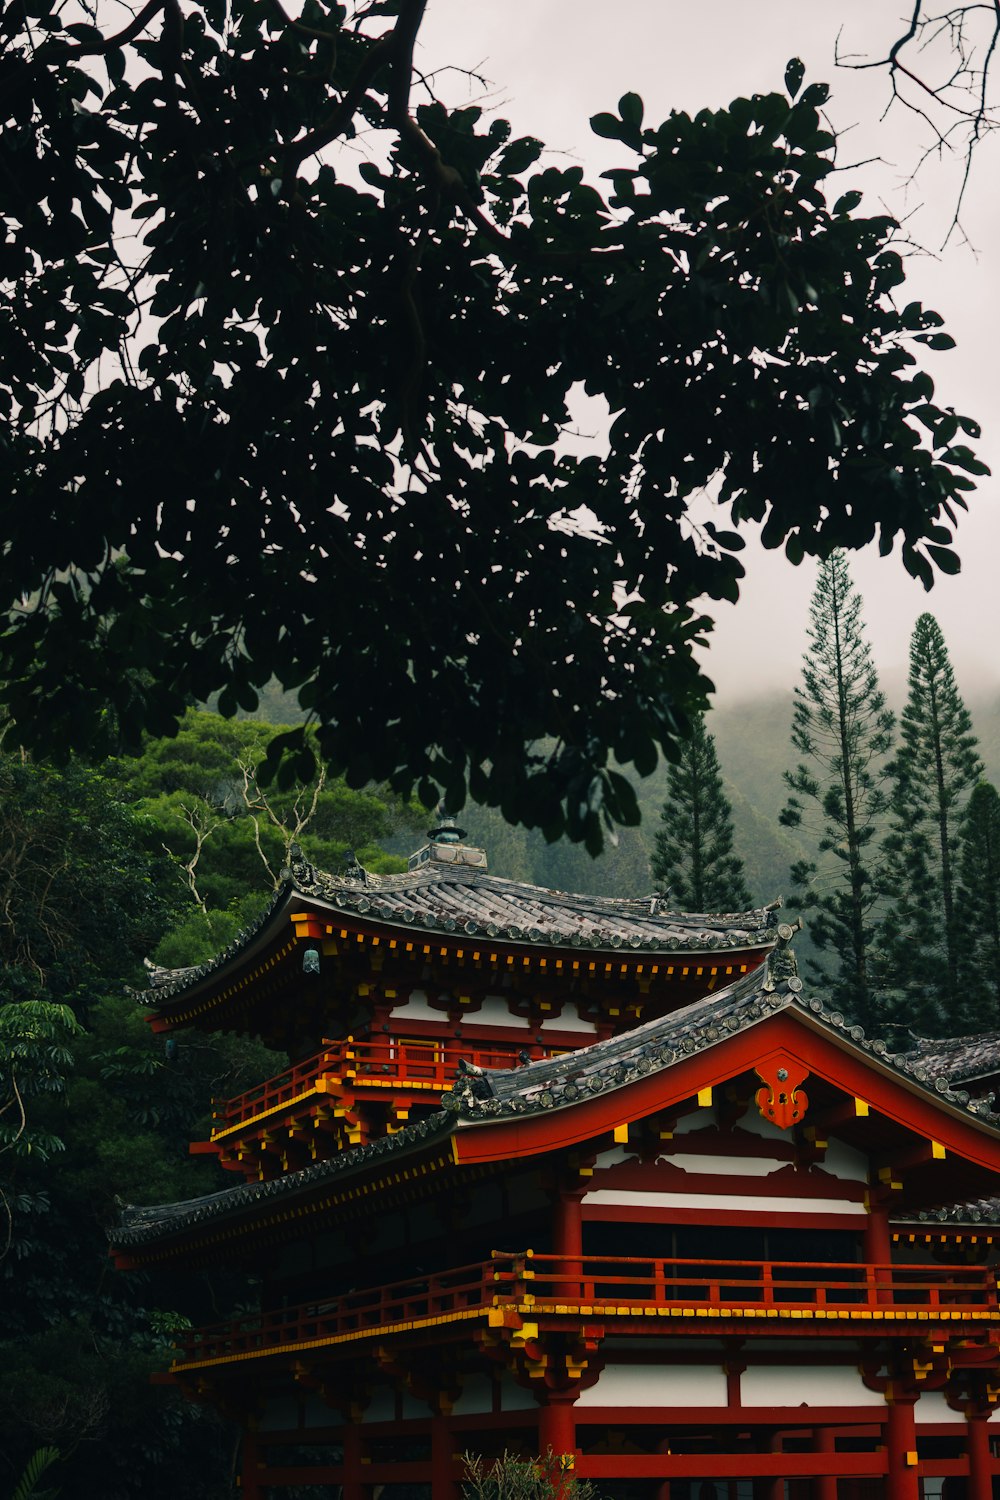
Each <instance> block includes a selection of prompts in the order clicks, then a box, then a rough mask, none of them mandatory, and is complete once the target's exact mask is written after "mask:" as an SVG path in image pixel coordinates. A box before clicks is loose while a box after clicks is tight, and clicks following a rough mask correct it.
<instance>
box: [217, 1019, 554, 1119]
mask: <svg viewBox="0 0 1000 1500" xmlns="http://www.w3.org/2000/svg"><path fill="white" fill-rule="evenodd" d="M526 1050H528V1051H529V1052H530V1053H531V1056H532V1058H533V1059H534V1058H536V1057H549V1056H551V1055H552V1049H551V1048H546V1047H539V1046H529V1047H527V1049H526ZM559 1050H565V1049H559ZM519 1051H520V1048H518V1047H516V1046H514V1045H510V1046H507V1047H504V1046H502V1045H498V1044H494V1045H492V1046H490V1047H488V1048H484V1047H476V1046H471V1047H470V1045H469V1044H468V1043H464V1042H431V1043H427V1042H415V1041H413V1040H408V1041H402V1040H400V1039H399V1038H396V1037H390V1036H384V1037H378V1038H376V1039H374V1040H372V1041H365V1042H355V1041H352V1040H351V1039H350V1038H348V1039H347V1040H345V1041H342V1042H329V1043H327V1045H326V1046H325V1047H323V1049H322V1051H320V1052H317V1053H316V1054H315V1056H313V1057H309V1058H306V1059H305V1061H303V1062H299V1063H296V1064H295V1066H294V1067H292V1068H288V1069H287V1070H286V1071H285V1072H284V1073H279V1074H278V1076H277V1077H276V1078H269V1079H267V1081H266V1082H264V1083H261V1084H258V1085H257V1087H256V1088H252V1089H248V1090H247V1092H246V1093H245V1094H238V1095H237V1096H236V1098H235V1099H225V1100H221V1099H217V1100H216V1101H215V1110H214V1123H213V1127H212V1136H213V1138H214V1137H216V1136H218V1135H220V1134H222V1132H223V1131H226V1130H231V1129H232V1128H233V1127H234V1126H235V1125H242V1124H245V1122H246V1121H247V1120H252V1119H253V1118H254V1117H255V1116H257V1115H260V1114H264V1113H265V1112H266V1111H267V1110H269V1109H274V1108H276V1107H277V1106H278V1105H281V1104H287V1103H289V1101H290V1100H292V1099H297V1098H298V1097H299V1096H300V1095H301V1094H306V1093H309V1092H311V1091H313V1090H315V1088H316V1085H317V1082H318V1081H319V1080H320V1079H321V1078H323V1077H324V1076H326V1075H328V1074H332V1075H333V1076H335V1077H338V1078H345V1077H349V1078H350V1079H351V1080H352V1083H353V1086H354V1087H355V1088H363V1087H365V1085H366V1084H367V1085H368V1086H370V1087H375V1086H383V1085H384V1084H385V1083H387V1082H398V1083H400V1084H401V1085H403V1086H404V1087H405V1085H406V1084H418V1085H425V1086H426V1088H427V1092H428V1093H431V1092H433V1090H434V1088H438V1089H440V1090H441V1091H442V1092H443V1091H444V1090H445V1089H448V1088H450V1087H451V1086H452V1084H453V1083H454V1081H455V1078H456V1076H457V1074H458V1064H459V1061H460V1060H461V1059H464V1060H465V1061H466V1062H470V1063H473V1064H474V1065H475V1066H476V1067H479V1068H515V1067H517V1066H518V1052H519Z"/></svg>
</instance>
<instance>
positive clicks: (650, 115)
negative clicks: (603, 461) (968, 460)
mask: <svg viewBox="0 0 1000 1500" xmlns="http://www.w3.org/2000/svg"><path fill="white" fill-rule="evenodd" d="M908 9H909V6H908V0H756V3H755V4H748V3H746V0H697V3H692V0H684V3H681V0H616V3H615V4H612V5H609V4H608V3H607V0H601V3H598V0H503V3H500V0H492V3H487V0H430V4H429V7H428V14H427V20H426V22H425V26H424V30H423V33H422V48H421V53H420V55H419V58H418V62H419V65H420V66H421V67H423V68H424V70H425V71H430V70H431V69H433V68H437V67H441V66H443V65H446V64H455V65H462V66H466V67H479V68H480V70H481V71H482V72H483V73H485V74H486V76H487V77H488V78H489V79H490V80H491V83H492V85H493V89H494V93H493V96H492V99H491V103H494V104H495V106H496V108H497V110H498V112H499V113H500V114H502V115H503V116H505V117H506V118H508V119H509V120H510V121H511V123H512V125H513V127H514V131H515V134H519V135H525V134H527V135H536V136H538V137H540V138H541V139H542V140H544V141H545V142H546V143H547V145H548V146H549V147H550V149H551V150H554V151H559V152H562V153H565V154H566V156H567V157H569V158H570V159H572V160H573V161H576V162H578V163H579V164H581V165H583V166H584V167H585V168H586V169H587V171H588V175H589V174H591V173H592V174H593V175H594V177H596V176H597V174H598V173H599V172H600V171H602V170H603V169H604V168H606V167H607V166H610V165H612V164H613V163H614V162H616V161H618V160H620V159H621V158H620V156H619V155H618V154H617V152H618V150H619V149H620V148H616V147H615V146H614V144H613V143H610V142H606V141H601V140H598V139H597V138H596V137H595V136H593V135H592V134H591V133H590V130H589V127H588V123H587V122H588V119H589V117H590V116H591V115H592V114H596V113H597V112H598V111H599V110H607V109H614V107H615V105H616V103H617V101H618V99H619V97H620V96H621V95H622V94H623V93H625V92H626V91H627V90H630V89H631V90H635V91H636V92H637V93H639V94H641V95H642V97H643V100H644V101H645V106H646V119H647V121H648V122H650V123H654V124H655V123H657V122H658V121H659V120H661V119H663V118H665V116H666V115H667V114H668V113H669V111H670V110H671V109H672V108H675V109H676V108H680V109H687V110H695V109H699V108H702V107H706V106H708V107H718V106H720V105H724V104H727V103H728V102H729V101H730V99H732V98H734V97H735V96H736V95H738V94H748V93H756V92H766V91H769V90H771V89H775V88H780V87H781V86H782V79H783V76H784V69H785V63H786V62H787V61H788V59H789V58H790V57H794V56H798V57H801V58H802V59H803V61H804V62H805V64H806V81H807V82H818V81H824V82H827V83H829V84H830V85H831V87H832V90H833V94H832V98H831V101H830V103H829V105H828V109H827V112H828V116H829V119H830V121H831V123H832V124H833V126H834V127H835V128H836V129H837V130H838V132H840V133H841V154H840V157H839V160H840V162H841V163H843V164H845V165H846V164H848V163H852V162H855V161H861V160H864V159H866V158H869V157H872V156H875V155H880V156H881V157H882V158H883V165H881V166H875V167H872V166H869V167H865V168H863V169H859V170H857V171H845V172H844V174H843V180H842V182H840V183H838V184H837V186H838V188H839V189H840V190H841V191H846V190H847V188H848V187H861V188H864V189H865V194H866V196H865V202H864V204H863V206H862V210H861V211H864V209H865V208H867V209H868V210H869V211H871V212H873V213H874V212H881V211H883V210H884V209H887V210H888V211H890V212H892V213H893V214H895V216H896V217H897V218H902V217H904V216H906V215H912V217H910V218H908V228H909V229H910V231H911V233H912V235H913V237H914V238H915V239H916V240H918V241H919V242H920V243H921V244H922V245H924V246H926V247H928V250H929V251H933V252H934V253H933V254H931V253H928V254H924V255H920V256H915V257H913V258H912V260H911V261H910V270H909V277H908V284H907V287H906V292H907V294H908V296H907V300H909V299H911V298H919V299H920V300H922V301H924V302H925V303H926V304H927V305H929V306H931V307H933V308H936V309H937V311H938V312H940V313H941V314H942V316H943V317H944V319H945V326H946V328H947V330H948V331H949V332H950V333H951V334H952V335H953V336H954V337H955V338H956V339H957V341H958V348H957V349H956V350H953V351H951V352H949V353H945V354H938V355H934V354H928V355H927V362H928V364H927V367H928V368H929V369H930V371H931V373H932V374H933V376H934V379H935V382H936V384H937V397H936V399H937V401H938V402H939V404H941V405H944V406H952V405H953V406H955V407H956V408H957V409H958V410H959V411H960V412H962V413H964V414H966V415H969V416H973V417H975V418H976V419H977V420H978V421H979V422H980V423H981V424H982V427H983V439H982V442H981V443H980V444H978V445H976V446H977V448H978V452H979V454H980V456H981V457H982V458H983V459H985V461H986V462H987V463H989V464H990V465H991V467H992V468H993V469H994V471H995V473H996V475H997V476H1000V431H998V422H997V415H996V397H997V384H998V381H997V373H996V358H997V350H998V345H1000V338H998V333H1000V327H998V324H1000V294H998V291H997V287H998V282H1000V195H998V194H997V193H996V191H995V187H994V183H995V180H996V173H997V167H998V163H1000V139H998V140H997V141H996V143H995V144H994V143H993V142H992V141H988V142H987V143H986V145H985V146H983V147H982V148H981V152H980V157H979V160H978V164H977V166H976V168H975V169H974V176H973V181H972V185H971V189H970V193H969V196H968V198H967V206H966V209H965V210H964V214H963V217H964V221H965V225H966V228H967V230H968V232H969V236H970V239H971V240H972V243H973V244H974V246H975V247H976V253H973V252H972V251H970V250H969V249H968V248H967V247H963V246H962V245H961V244H960V243H958V242H957V240H956V241H953V242H952V243H951V244H949V246H948V247H947V248H946V249H945V250H944V251H943V252H941V253H940V254H938V253H937V252H938V250H939V247H940V246H941V243H942V241H943V239H944V237H945V235H946V233H947V230H948V225H949V222H950V218H951V214H952V212H953V210H954V205H955V199H956V195H957V191H958V183H959V173H960V163H959V162H958V161H955V160H952V161H951V162H946V163H944V164H943V165H942V166H940V167H939V166H938V165H937V164H936V163H935V162H934V161H933V160H932V161H930V162H928V163H927V164H925V166H924V168H923V169H922V171H921V173H920V175H919V177H918V178H917V181H916V183H915V184H914V185H911V186H907V183H906V178H907V177H908V175H909V173H910V170H911V169H912V167H913V166H914V164H915V162H916V160H917V159H918V157H919V155H920V153H921V150H922V147H923V145H924V144H926V139H927V137H926V133H923V134H922V133H921V126H920V122H919V121H916V120H914V119H913V117H912V116H909V115H907V114H905V113H904V112H903V111H901V110H898V107H897V108H896V109H894V110H893V111H892V112H891V113H890V116H889V119H888V120H887V121H884V122H882V121H880V118H879V117H880V115H881V113H882V111H883V109H884V107H885V104H886V101H887V99H888V83H887V79H886V77H885V75H884V74H883V73H882V72H880V71H869V72H847V71H845V70H842V69H837V68H836V67H835V66H834V46H835V42H836V37H837V33H838V30H841V29H842V35H841V49H842V51H843V50H848V51H855V52H862V51H870V52H871V53H882V52H884V50H885V49H886V48H887V47H888V45H889V44H890V43H891V42H892V40H894V38H895V37H896V36H897V35H899V34H900V30H901V27H900V24H899V20H898V18H899V16H900V15H901V14H902V13H903V12H904V11H907V12H908ZM440 87H441V89H442V91H443V92H445V93H446V94H447V95H448V96H449V97H450V98H451V99H452V101H453V102H456V103H457V102H460V101H461V100H462V99H463V98H464V97H465V95H466V93H467V92H468V90H467V88H466V85H465V83H464V82H463V81H462V80H461V79H458V78H452V80H451V82H450V83H447V84H446V83H445V80H443V79H442V80H440ZM469 88H471V89H472V92H473V94H474V96H475V97H477V99H478V97H479V93H480V91H479V90H476V89H475V88H474V87H473V86H471V85H470V86H469ZM845 132H847V133H845ZM998 484H1000V478H992V479H985V480H983V481H982V482H981V487H980V489H979V491H978V492H977V493H976V494H975V495H974V496H973V497H972V500H971V503H970V514H969V515H968V516H967V517H966V518H965V520H964V522H963V524H962V525H961V527H960V528H959V532H958V543H957V545H958V551H959V553H960V555H961V558H962V573H961V574H960V575H959V576H958V577H957V578H951V579H949V578H942V579H941V580H940V581H939V582H938V583H937V584H936V585H935V587H934V589H933V591H932V592H931V593H930V594H929V595H928V594H925V592H924V590H923V589H922V588H921V586H920V585H919V584H917V583H915V582H914V581H913V580H912V579H910V578H909V577H908V576H907V575H906V573H905V571H904V570H903V567H902V565H901V563H900V562H899V561H898V558H897V557H895V556H893V557H889V558H879V557H878V556H877V555H875V554H874V553H873V554H872V555H868V554H861V555H860V556H857V557H856V558H855V561H854V565H853V570H854V576H855V579H856V581H857V582H858V584H859V586H860V588H861V589H862V592H863V593H864V597H865V604H866V618H867V621H868V626H869V631H870V635H871V638H872V641H873V644H874V647H875V654H876V658H877V660H878V663H879V667H880V670H881V671H882V672H883V674H884V675H885V677H886V678H887V679H890V680H893V679H895V680H898V679H899V677H900V675H901V674H904V673H905V668H906V661H907V656H908V651H909V638H910V634H911V632H912V628H913V623H914V621H915V620H916V618H917V616H918V615H919V614H921V613H922V612H923V611H924V610H925V609H929V610H931V611H932V613H934V614H935V615H936V616H937V618H938V620H939V621H940V623H941V627H942V629H943V631H944V633H945V637H946V639H947V641H948V644H949V647H950V649H951V654H952V659H953V662H954V664H955V667H956V671H957V672H958V675H959V681H960V685H961V686H962V687H963V688H964V689H965V690H966V691H967V692H970V693H971V692H982V691H984V690H990V691H997V692H1000V649H998V647H1000V629H998V626H1000V578H998V576H997V559H998V555H1000V512H998V509H997V505H996V498H997V487H998ZM743 558H744V561H745V563H746V566H747V574H748V576H747V578H746V580H745V581H744V586H743V597H742V599H741V601H740V603H739V604H738V605H737V606H735V607H734V608H733V607H729V606H722V607H721V610H722V612H720V614H719V616H718V620H717V628H716V631H715V635H714V640H713V647H712V650H711V653H710V659H709V661H708V663H707V670H708V673H709V676H710V677H712V678H713V679H714V681H715V683H716V685H717V687H718V689H719V697H720V700H722V701H728V702H730V703H732V702H734V701H736V700H738V699H740V698H743V697H747V696H750V695H752V694H753V693H755V692H759V691H760V690H761V689H767V688H772V687H778V686H782V685H784V686H788V685H790V684H792V683H793V682H795V681H797V679H798V675H799V670H800V662H801V657H802V652H803V649H804V647H805V644H806V642H805V635H804V632H805V626H806V619H807V606H808V602H809V597H810V594H811V592H812V587H813V581H814V572H813V569H812V567H811V566H810V565H809V564H804V565H803V566H802V567H801V568H798V569H796V568H793V567H792V566H791V565H790V564H789V563H788V562H787V561H786V560H785V559H784V557H783V555H781V554H778V555H774V554H767V553H765V552H764V551H763V550H762V549H760V548H759V547H756V546H753V547H752V548H748V549H747V551H746V552H745V553H744V554H743Z"/></svg>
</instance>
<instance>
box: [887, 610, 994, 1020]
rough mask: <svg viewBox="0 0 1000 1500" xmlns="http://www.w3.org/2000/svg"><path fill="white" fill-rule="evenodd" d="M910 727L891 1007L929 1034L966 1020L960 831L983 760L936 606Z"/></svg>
mask: <svg viewBox="0 0 1000 1500" xmlns="http://www.w3.org/2000/svg"><path fill="white" fill-rule="evenodd" d="M900 735H901V743H900V746H899V749H898V752H897V754H896V757H895V760H894V762H893V766H892V776H893V790H892V826H891V832H890V835H889V837H888V839H887V840H886V845H885V849H886V855H887V858H888V878H889V883H890V892H891V896H892V907H891V910H890V912H889V914H888V916H887V918H886V922H885V926H884V944H883V948H884V963H885V980H886V983H887V987H888V990H889V992H890V995H891V997H892V1000H891V1003H890V1008H889V1012H888V1013H889V1015H891V1016H895V1018H896V1019H898V1021H899V1022H900V1024H906V1025H907V1026H909V1027H910V1028H911V1029H914V1030H918V1031H920V1032H921V1033H923V1034H924V1035H930V1036H935V1035H936V1036H942V1035H948V1034H950V1033H953V1032H954V1031H956V1030H959V1029H961V1025H962V1010H963V999H962V991H961V983H960V978H961V976H960V967H961V946H962V944H961V923H960V919H959V907H958V903H957V900H956V897H957V894H958V869H957V863H958V857H959V836H960V831H961V826H962V816H963V813H964V811H965V805H966V803H967V802H968V800H969V795H970V793H971V791H972V789H973V787H974V786H975V785H976V782H977V781H978V780H979V778H980V776H981V775H982V772H983V767H982V763H981V761H980V759H979V754H978V750H977V742H976V737H975V735H974V734H973V732H972V720H971V718H970V717H969V713H968V710H967V709H966V707H965V704H964V703H963V702H962V698H961V694H960V693H959V691H958V687H957V685H956V683H955V674H954V672H953V671H952V667H951V662H950V661H949V659H948V649H947V647H946V646H945V643H944V637H943V636H942V634H941V628H940V626H939V625H938V623H937V621H936V620H935V619H934V617H933V615H927V614H925V615H921V616H920V618H919V620H918V621H917V624H916V628H915V630H914V632H913V640H912V642H911V644H910V684H909V697H908V698H907V703H906V707H905V709H904V710H903V716H902V719H901V721H900Z"/></svg>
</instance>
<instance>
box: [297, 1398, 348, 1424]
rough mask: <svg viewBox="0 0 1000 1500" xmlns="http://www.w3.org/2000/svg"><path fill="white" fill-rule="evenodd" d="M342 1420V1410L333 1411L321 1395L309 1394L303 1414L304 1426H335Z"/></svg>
mask: <svg viewBox="0 0 1000 1500" xmlns="http://www.w3.org/2000/svg"><path fill="white" fill-rule="evenodd" d="M339 1421H340V1412H339V1411H333V1410H332V1409H331V1408H330V1407H329V1406H327V1404H326V1402H325V1401H322V1400H321V1399H320V1398H319V1396H309V1397H308V1398H307V1400H306V1402H305V1409H304V1411H303V1414H302V1425H303V1427H335V1426H336V1424H337V1423H338V1422H339Z"/></svg>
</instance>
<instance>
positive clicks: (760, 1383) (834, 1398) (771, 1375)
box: [740, 1365, 885, 1409]
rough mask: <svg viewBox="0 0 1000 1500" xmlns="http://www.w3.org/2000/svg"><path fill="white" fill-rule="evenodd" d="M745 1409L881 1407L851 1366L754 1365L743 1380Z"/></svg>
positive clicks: (877, 1395) (879, 1401)
mask: <svg viewBox="0 0 1000 1500" xmlns="http://www.w3.org/2000/svg"><path fill="white" fill-rule="evenodd" d="M740 1395H741V1397H742V1401H743V1405H744V1406H880V1407H882V1408H883V1409H884V1408H885V1401H884V1400H883V1399H882V1397H881V1396H880V1395H879V1393H878V1391H870V1390H869V1389H868V1387H867V1386H866V1385H865V1383H864V1381H863V1380H862V1379H861V1376H860V1374H859V1373H858V1371H857V1370H856V1369H854V1367H853V1366H850V1365H839V1366H838V1365H794V1366H780V1365H756V1366H754V1365H751V1366H750V1368H749V1369H747V1370H744V1372H743V1374H742V1376H741V1377H740Z"/></svg>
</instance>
